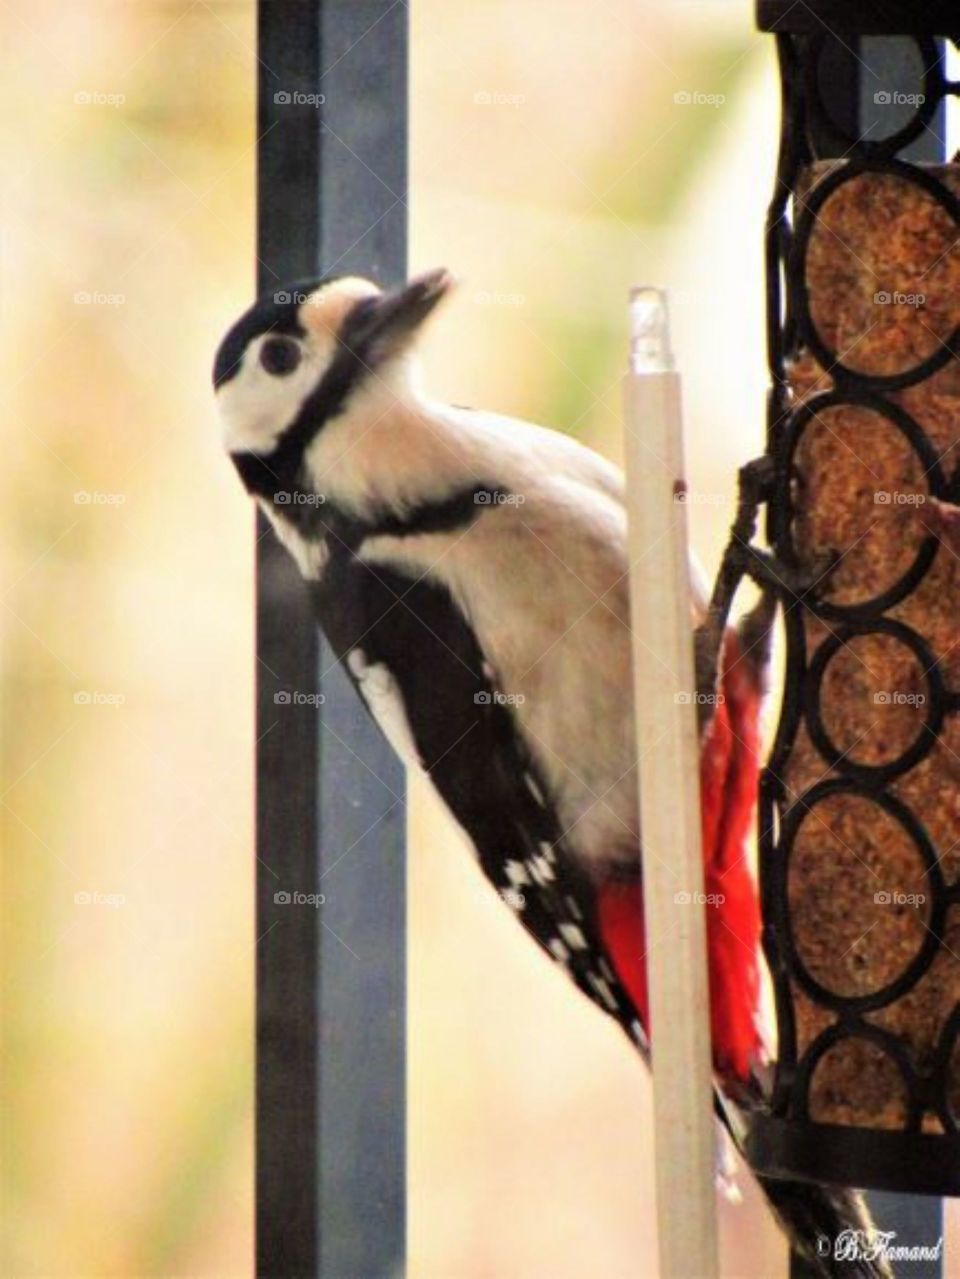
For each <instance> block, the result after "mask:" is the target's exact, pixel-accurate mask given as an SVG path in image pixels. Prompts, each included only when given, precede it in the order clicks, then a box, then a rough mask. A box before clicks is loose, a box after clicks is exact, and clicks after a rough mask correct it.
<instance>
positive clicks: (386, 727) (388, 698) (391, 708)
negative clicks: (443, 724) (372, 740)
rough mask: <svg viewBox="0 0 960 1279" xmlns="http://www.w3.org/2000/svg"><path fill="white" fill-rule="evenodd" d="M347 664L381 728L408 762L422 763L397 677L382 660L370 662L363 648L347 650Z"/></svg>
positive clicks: (418, 764)
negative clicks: (395, 677)
mask: <svg viewBox="0 0 960 1279" xmlns="http://www.w3.org/2000/svg"><path fill="white" fill-rule="evenodd" d="M347 666H348V667H349V668H350V673H351V674H352V675H353V677H354V679H355V680H356V681H357V684H358V686H359V688H360V695H361V696H362V698H363V700H364V701H365V702H366V704H367V706H368V707H369V709H370V713H371V715H372V716H373V718H374V719H375V720H376V722H377V725H378V726H379V728H380V731H381V732H382V733H383V735H384V737H386V739H387V741H388V742H389V743H390V745H391V746H392V747H393V749H394V750H395V751H396V752H397V754H398V755H399V756H400V758H401V759H402V760H403V761H404V763H405V764H412V765H416V766H417V767H418V768H421V767H422V766H423V761H422V760H421V759H420V754H419V752H418V750H417V744H416V742H415V741H414V738H413V732H412V730H411V728H410V721H409V720H408V719H407V711H406V707H405V706H404V702H403V695H402V694H401V692H400V688H399V686H398V684H397V681H396V680H395V679H394V677H393V675H392V674H391V672H390V670H389V669H388V667H386V666H385V665H384V664H383V663H382V662H374V663H372V664H371V663H369V662H368V661H367V656H366V654H365V653H364V652H363V650H362V649H359V648H354V649H351V651H350V652H349V653H348V654H347Z"/></svg>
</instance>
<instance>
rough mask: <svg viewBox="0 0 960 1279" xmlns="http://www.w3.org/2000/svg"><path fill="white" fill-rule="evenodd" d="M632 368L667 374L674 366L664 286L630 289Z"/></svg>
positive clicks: (637, 371)
mask: <svg viewBox="0 0 960 1279" xmlns="http://www.w3.org/2000/svg"><path fill="white" fill-rule="evenodd" d="M630 368H631V370H632V371H633V372H634V373H666V372H668V371H669V370H670V369H672V368H673V352H672V351H671V349H670V313H669V309H668V307H667V295H666V292H665V291H664V290H663V289H654V288H650V287H648V286H646V285H644V286H642V287H640V288H635V289H631V290H630Z"/></svg>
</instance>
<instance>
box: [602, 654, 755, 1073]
mask: <svg viewBox="0 0 960 1279" xmlns="http://www.w3.org/2000/svg"><path fill="white" fill-rule="evenodd" d="M720 692H721V693H722V700H720V699H718V704H717V706H716V708H715V713H714V716H713V720H712V722H711V724H710V726H709V727H708V729H707V731H706V734H705V737H704V741H703V744H702V748H701V756H700V792H701V808H702V813H703V857H704V892H705V894H706V896H707V906H706V910H707V945H708V955H709V967H710V999H711V1019H710V1020H711V1033H712V1037H713V1054H714V1065H715V1068H716V1070H717V1072H718V1073H719V1074H721V1075H730V1074H733V1075H735V1076H736V1077H737V1078H739V1079H744V1080H745V1079H747V1078H748V1076H749V1075H750V1072H751V1067H752V1066H753V1065H755V1063H756V1061H757V1060H758V1059H759V1057H760V1055H761V1052H760V1049H761V1044H760V1035H759V1030H758V1026H757V1008H758V1004H759V998H760V970H759V958H758V948H759V939H760V907H759V901H758V898H757V888H756V884H755V882H754V877H753V873H752V870H751V867H750V861H749V856H748V849H749V845H748V840H749V836H750V834H751V831H752V829H753V813H754V806H755V803H756V795H757V780H758V776H759V767H760V706H761V701H762V695H763V694H762V680H761V675H760V672H759V670H758V667H757V663H755V662H754V661H751V660H750V658H749V657H745V658H742V655H741V645H740V640H739V638H738V637H737V636H736V635H735V634H734V633H733V632H732V631H731V632H728V634H727V638H726V642H725V645H724V652H723V673H722V676H721V680H720ZM597 910H598V917H599V926H600V931H601V935H602V937H603V941H604V945H605V946H606V948H607V950H608V953H609V955H610V958H611V962H612V963H613V966H614V968H615V970H616V972H617V975H618V976H619V978H620V980H621V981H622V982H623V985H624V987H625V988H626V990H627V993H628V994H629V996H630V998H631V1000H632V1001H633V1003H634V1004H635V1006H636V1009H637V1012H638V1014H639V1016H640V1019H641V1021H642V1023H643V1025H644V1028H645V1029H646V1030H647V1032H648V1034H649V1033H650V1029H651V1028H650V1010H649V1006H648V1001H647V973H646V943H645V930H644V921H643V893H642V887H641V884H640V877H639V875H638V876H637V877H636V878H635V879H623V878H620V879H614V880H611V881H609V882H608V883H607V884H605V885H603V886H602V887H601V888H600V890H599V893H598V898H597Z"/></svg>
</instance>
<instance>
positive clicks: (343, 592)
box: [214, 270, 888, 1276]
mask: <svg viewBox="0 0 960 1279" xmlns="http://www.w3.org/2000/svg"><path fill="white" fill-rule="evenodd" d="M451 284H452V280H451V277H450V275H449V274H448V273H447V272H446V271H442V270H440V271H434V272H431V273H429V274H426V275H422V276H420V277H418V278H416V279H414V280H412V281H411V282H410V283H409V284H407V285H406V286H404V287H401V288H400V289H398V290H396V291H393V292H383V291H381V289H380V288H378V287H377V286H376V285H375V284H373V283H371V282H370V281H367V280H362V279H357V278H339V279H325V280H318V281H310V282H308V283H304V284H301V285H299V286H292V287H291V288H289V289H287V290H285V291H284V292H283V293H281V294H277V295H274V296H273V297H266V298H263V299H261V300H260V301H258V302H257V303H256V304H255V305H254V306H253V307H252V308H251V309H250V310H249V311H247V312H246V314H244V315H243V316H242V317H241V318H240V319H239V320H238V321H237V322H236V324H234V326H233V327H232V328H231V329H230V330H229V332H228V333H227V334H226V336H225V337H224V339H223V341H222V343H221V345H220V348H219V350H218V352H217V355H216V360H215V365H214V385H215V388H216V395H217V401H218V406H219V412H220V417H221V420H222V424H223V431H224V437H225V443H226V447H227V450H228V452H229V454H230V457H231V459H232V461H233V463H234V465H235V467H236V469H237V471H238V472H239V475H240V478H241V480H242V481H243V484H244V485H245V487H246V489H247V490H248V492H249V493H250V494H251V495H252V496H253V497H254V498H255V499H256V501H257V502H258V503H259V505H260V507H261V508H262V510H263V511H264V512H265V513H266V515H267V517H268V519H269V520H270V522H271V524H272V525H273V528H274V529H275V531H276V533H277V536H278V537H279V538H280V540H281V541H282V542H283V544H284V545H285V546H286V547H287V548H288V550H289V551H290V553H291V554H292V555H293V557H294V559H295V560H296V562H297V564H298V566H299V569H300V572H301V574H302V576H303V578H304V580H305V582H306V585H307V588H308V590H309V592H310V594H311V596H312V599H313V604H314V607H315V610H316V616H317V619H318V622H319V624H320V626H321V627H322V628H323V630H324V631H325V633H326V635H327V637H328V639H329V641H330V643H331V645H332V646H333V648H334V650H335V652H336V654H337V656H338V658H339V659H340V660H341V661H342V662H343V664H344V665H345V667H346V669H347V671H348V672H349V674H350V676H351V678H352V680H353V682H354V683H355V685H356V687H357V689H358V690H359V693H360V695H361V697H362V699H363V700H364V702H365V703H366V705H367V707H368V708H369V710H370V712H371V713H372V715H373V716H374V718H375V719H376V720H377V722H378V723H379V724H380V726H381V727H382V729H383V731H384V733H385V734H386V735H387V737H388V738H389V740H390V741H391V743H392V744H393V745H394V747H395V748H396V749H397V751H398V752H400V753H401V755H402V756H403V757H404V759H405V760H406V761H407V762H408V764H409V765H410V766H412V767H418V768H422V769H424V770H425V771H426V772H427V774H428V775H429V777H430V779H431V781H432V783H433V785H434V786H435V787H436V790H437V791H438V792H439V794H440V796H441V798H442V799H443V800H444V802H445V803H446V804H447V806H448V807H449V809H450V810H451V811H452V813H453V815H454V817H455V818H456V819H457V821H458V822H459V823H460V825H461V826H462V827H463V829H464V830H465V832H466V833H467V835H468V836H469V838H470V840H471V842H472V844H473V846H474V848H475V850H476V855H477V858H478V859H479V862H480V865H481V867H482V869H483V871H484V873H485V875H486V877H487V878H488V879H489V881H490V883H491V884H492V885H493V887H494V888H495V889H497V890H498V891H499V892H500V894H501V895H502V897H503V899H504V901H506V902H507V903H509V904H511V905H512V907H513V909H514V910H515V911H516V913H517V915H518V917H519V920H520V922H521V924H522V925H523V926H524V927H525V928H526V930H527V931H528V932H529V934H530V935H531V936H532V937H533V938H534V939H535V940H536V941H537V942H538V943H539V944H540V946H541V947H542V948H543V949H544V950H545V951H546V952H547V953H548V954H549V955H550V956H551V957H552V958H553V959H554V960H555V961H557V962H558V963H559V964H561V965H562V966H563V968H564V969H565V970H566V972H567V974H568V975H569V976H570V978H572V980H573V982H574V983H575V984H576V985H577V986H578V987H579V988H580V989H581V990H582V991H583V992H584V993H585V994H586V995H587V996H588V997H589V998H590V999H591V1000H593V1001H594V1003H596V1004H597V1005H598V1006H599V1007H600V1008H601V1009H603V1011H604V1012H606V1013H608V1014H610V1015H611V1016H612V1017H614V1018H615V1019H616V1020H617V1021H618V1022H619V1023H620V1025H621V1026H622V1027H623V1028H624V1030H625V1031H626V1032H627V1034H628V1035H629V1036H630V1037H631V1039H632V1040H633V1041H634V1043H635V1044H636V1045H637V1047H638V1048H639V1049H640V1052H641V1053H642V1054H643V1055H644V1057H646V1056H647V1055H648V1046H649V1036H650V1034H651V1027H650V1025H649V1019H648V1012H647V991H646V973H645V967H644V959H643V954H644V943H643V899H642V880H641V856H640V852H641V843H642V841H641V832H640V829H639V817H638V811H637V807H638V806H637V777H636V752H635V744H634V720H633V707H632V697H631V675H630V662H631V645H630V633H629V627H628V618H629V607H628V572H627V569H628V560H627V542H626V517H625V512H624V505H623V478H622V476H621V474H620V472H619V471H618V470H617V468H616V467H614V466H612V465H611V464H610V463H608V462H607V461H605V460H604V459H603V458H601V457H600V456H598V455H597V454H596V453H594V452H592V451H591V450H589V449H587V448H585V447H583V446H582V445H580V444H578V443H576V442H575V441H574V440H572V439H571V438H569V437H567V436H565V435H562V434H560V433H557V432H554V431H551V430H547V429H544V428H542V427H538V426H531V425H529V424H527V423H525V422H519V421H515V420H512V419H510V418H506V417H501V416H498V415H496V414H491V413H485V412H476V411H473V410H468V409H464V408H454V407H452V406H450V405H447V404H442V403H437V402H435V401H433V400H430V399H428V398H427V397H426V396H425V395H424V394H423V392H422V391H421V389H420V385H419V379H418V373H417V364H416V360H415V356H414V346H415V343H416V339H417V336H418V334H419V332H420V330H421V326H422V324H423V322H424V321H425V320H426V318H427V316H428V315H430V313H431V312H432V311H433V310H434V308H435V307H436V306H437V304H438V303H439V302H440V300H441V299H442V298H443V297H444V296H445V294H446V293H447V292H448V290H449V289H450V287H451ZM726 585H728V586H729V583H727V584H726ZM729 594H730V592H729V590H727V591H723V590H721V591H720V596H719V597H718V596H716V595H715V597H714V600H713V602H712V603H713V607H708V601H707V600H706V598H705V597H704V596H703V595H702V593H701V594H700V597H699V599H698V608H699V609H700V610H701V612H702V617H701V619H700V620H701V621H702V623H703V624H702V625H701V628H700V630H699V633H698V657H699V659H700V661H699V668H698V669H699V670H700V671H701V672H702V676H701V678H702V683H703V687H702V688H701V689H700V690H699V695H698V700H699V702H700V703H701V705H702V706H709V707H710V711H709V713H705V714H704V715H703V716H702V724H701V733H702V750H701V784H702V785H701V789H702V802H703V819H702V820H703V835H704V855H705V878H706V895H707V899H708V902H709V903H710V904H709V905H708V911H709V915H708V951H709V962H710V980H711V997H712V1016H711V1022H712V1025H711V1029H712V1036H713V1046H714V1061H715V1071H716V1078H717V1088H718V1104H717V1109H718V1114H719V1115H720V1117H721V1118H722V1119H725V1120H726V1122H727V1123H728V1124H729V1122H730V1119H729V1111H728V1109H727V1106H726V1102H725V1100H724V1099H725V1098H729V1097H730V1096H733V1097H735V1098H737V1100H739V1101H744V1100H746V1101H750V1100H753V1101H756V1100H757V1099H758V1098H759V1097H760V1091H761V1087H760V1083H759V1081H758V1067H759V1065H760V1063H761V1061H762V1058H763V1045H762V1043H761V1038H760V1032H759V1030H758V1025H757V1011H758V1003H759V992H760V976H759V960H758V939H759V929H760V921H759V911H758V904H757V894H756V890H755V885H754V881H753V878H752V874H751V871H750V869H749V864H748V859H747V857H746V855H745V854H746V841H747V837H748V833H749V829H750V825H751V821H752V814H753V806H754V798H755V795H756V789H757V776H758V767H759V750H760V742H759V710H760V703H761V699H762V695H763V687H762V686H763V666H764V658H765V650H766V644H765V640H764V636H765V633H766V632H767V631H768V629H769V620H770V618H769V612H768V607H767V605H766V603H762V604H761V606H760V607H759V609H758V610H756V611H755V612H754V613H753V614H752V615H749V616H748V618H747V619H746V622H745V624H744V625H742V626H741V627H740V628H739V629H738V630H733V629H730V628H728V627H726V625H725V620H726V605H727V603H728V602H729V600H728V598H724V599H722V602H721V603H720V604H719V605H718V598H721V597H724V596H726V597H729ZM651 607H655V602H654V601H651ZM717 692H719V693H722V696H719V697H718V696H716V695H715V694H716V693H717ZM653 1029H654V1030H655V1028H653ZM735 1127H736V1126H735V1125H734V1128H735ZM735 1135H736V1133H735ZM762 1185H763V1189H764V1191H765V1193H766V1195H767V1198H768V1200H769V1202H770V1205H771V1207H772V1209H773V1211H774V1213H775V1215H776V1216H777V1218H778V1219H779V1220H780V1222H781V1224H782V1225H783V1226H784V1227H785V1229H786V1230H787V1232H788V1234H789V1235H790V1237H791V1239H792V1241H793V1243H794V1245H795V1246H796V1247H797V1248H798V1249H799V1250H800V1251H801V1252H802V1253H803V1254H804V1255H805V1256H806V1257H807V1258H808V1259H809V1261H810V1263H811V1265H813V1266H814V1267H816V1268H817V1271H818V1272H819V1273H821V1274H823V1275H825V1276H826V1275H839V1274H840V1273H841V1272H842V1273H843V1275H845V1276H849V1275H852V1274H853V1275H856V1274H859V1275H864V1276H880V1275H885V1274H887V1273H888V1272H887V1271H886V1269H885V1266H884V1263H883V1262H882V1261H876V1262H874V1261H862V1262H859V1263H857V1262H854V1263H849V1262H844V1263H839V1262H834V1260H833V1259H832V1257H833V1250H832V1247H830V1246H829V1241H830V1240H833V1239H836V1238H837V1236H839V1235H840V1234H841V1233H842V1232H843V1231H844V1230H849V1229H853V1230H868V1229H869V1217H868V1216H867V1214H866V1210H865V1208H864V1206H863V1203H862V1201H861V1199H860V1197H859V1196H858V1195H857V1194H856V1192H851V1191H847V1190H844V1189H842V1188H830V1187H823V1186H818V1185H812V1184H811V1185H804V1184H800V1183H795V1182H789V1181H770V1180H764V1181H763V1183H762ZM824 1240H826V1241H828V1242H827V1245H826V1246H825V1244H824ZM841 1266H842V1271H841Z"/></svg>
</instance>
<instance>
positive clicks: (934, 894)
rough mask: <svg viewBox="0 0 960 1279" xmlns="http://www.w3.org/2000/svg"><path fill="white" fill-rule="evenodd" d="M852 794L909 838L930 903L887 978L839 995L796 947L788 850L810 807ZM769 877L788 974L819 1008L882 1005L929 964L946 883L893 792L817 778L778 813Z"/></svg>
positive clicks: (845, 1010)
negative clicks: (910, 948)
mask: <svg viewBox="0 0 960 1279" xmlns="http://www.w3.org/2000/svg"><path fill="white" fill-rule="evenodd" d="M838 794H842V795H852V796H854V797H855V798H857V799H865V800H867V801H868V802H869V803H872V804H876V805H877V806H878V807H879V808H882V809H883V810H884V811H885V812H886V813H887V814H888V815H889V816H890V817H892V818H893V819H894V821H896V822H897V823H898V824H899V825H900V826H901V827H902V829H903V830H904V831H905V832H906V833H907V835H908V836H909V837H910V839H911V840H912V841H913V843H914V845H915V847H916V849H917V851H918V853H919V856H920V860H921V861H922V863H923V866H924V874H925V877H926V880H927V883H928V884H929V888H930V898H931V908H930V918H929V920H928V921H927V924H926V931H925V934H924V937H923V940H922V941H921V943H920V946H919V947H918V949H917V953H916V954H915V955H914V957H913V959H912V960H911V961H910V963H909V964H908V965H907V966H906V968H905V969H904V970H903V972H901V973H900V974H899V975H898V976H897V977H895V978H894V979H893V980H892V981H890V982H888V983H887V984H886V985H885V986H881V987H880V988H879V989H877V990H874V991H870V992H869V993H868V994H866V995H840V994H838V993H837V992H836V991H833V990H830V989H829V987H827V986H824V985H823V984H822V983H821V982H819V981H818V980H817V979H816V977H814V976H813V974H812V973H811V972H810V970H809V969H808V968H807V966H806V964H805V962H804V960H803V957H802V956H801V954H800V951H799V949H798V947H797V943H796V938H795V937H794V932H793V924H792V920H791V913H790V903H789V896H788V894H789V875H790V861H791V858H792V856H793V849H794V844H795V841H796V837H797V833H798V831H799V829H800V827H801V825H802V823H803V822H804V820H805V819H806V818H807V816H808V815H809V813H810V811H811V810H812V809H813V808H815V807H816V806H817V805H818V804H820V803H822V802H823V801H824V800H825V799H828V798H830V797H831V796H833V795H838ZM775 876H776V879H775V883H774V884H772V885H771V890H772V891H771V898H770V901H771V906H772V908H773V911H774V923H775V927H776V928H777V929H778V931H779V933H780V937H781V938H782V945H783V956H784V959H785V961H786V963H787V966H788V969H789V972H790V976H791V977H792V978H793V979H794V980H795V981H796V982H797V983H798V985H800V986H802V987H803V989H804V990H805V991H806V992H807V994H808V995H810V997H811V998H812V999H814V1000H815V1001H816V1002H817V1003H818V1004H820V1005H821V1006H822V1007H824V1008H830V1009H833V1010H835V1011H836V1012H839V1013H841V1014H846V1015H856V1014H861V1013H866V1012H872V1011H874V1010H875V1009H877V1008H884V1007H886V1005H887V1004H892V1003H894V1002H895V1001H896V1000H898V999H900V998H902V996H903V995H905V994H907V992H908V991H910V990H911V989H912V988H913V987H914V986H915V985H916V983H917V982H918V981H919V980H920V978H921V977H922V976H923V974H924V973H925V972H926V971H927V969H928V968H929V967H930V965H931V963H932V962H933V959H934V957H935V956H936V954H937V953H938V951H939V950H940V946H941V942H940V938H941V934H942V932H943V927H944V922H945V919H946V913H947V899H946V886H945V884H944V880H943V873H942V871H941V870H940V865H939V860H938V858H937V853H936V850H935V849H934V847H933V844H932V843H931V841H930V837H929V836H928V834H927V832H926V831H925V830H924V828H923V827H922V826H921V824H920V822H919V821H918V820H917V818H916V817H915V816H914V815H913V812H912V811H911V810H910V809H909V808H908V807H907V806H906V804H904V803H903V802H902V801H901V800H899V799H897V798H896V796H894V795H892V794H890V793H889V792H887V791H882V790H879V791H878V790H873V789H871V788H870V787H867V786H864V785H862V784H861V783H859V782H856V781H854V780H852V779H849V778H846V777H832V778H828V779H827V780H826V781H822V782H818V783H817V785H816V786H813V787H812V788H811V789H810V790H809V791H807V792H806V794H805V795H803V796H801V797H800V799H798V800H797V801H795V803H793V804H792V805H791V806H790V808H789V809H788V810H787V811H786V812H785V813H784V815H783V821H782V826H781V837H780V843H779V845H778V848H777V861H776V871H775Z"/></svg>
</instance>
